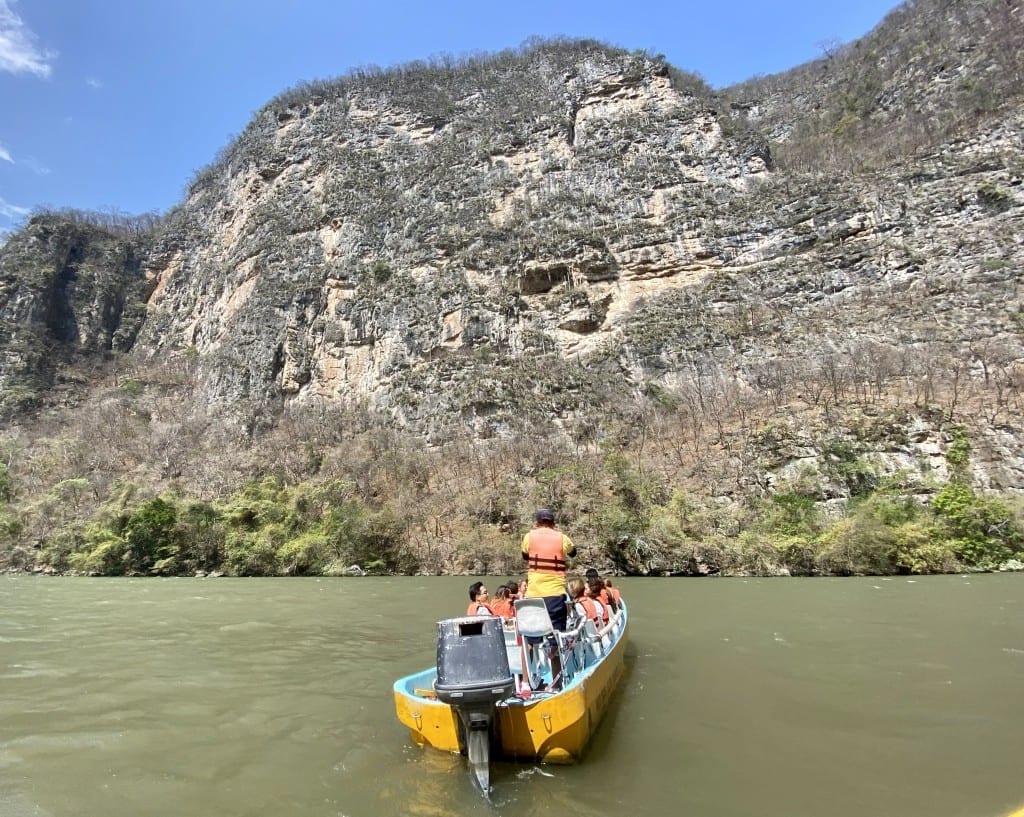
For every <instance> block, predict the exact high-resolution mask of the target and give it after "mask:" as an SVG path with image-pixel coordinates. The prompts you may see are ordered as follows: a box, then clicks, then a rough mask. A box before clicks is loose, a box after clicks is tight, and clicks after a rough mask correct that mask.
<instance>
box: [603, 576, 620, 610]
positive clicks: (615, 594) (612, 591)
mask: <svg viewBox="0 0 1024 817" xmlns="http://www.w3.org/2000/svg"><path fill="white" fill-rule="evenodd" d="M604 589H605V590H607V591H608V595H609V596H610V597H611V600H612V601H613V602H614V603H615V609H616V610H618V608H619V607H620V605H621V604H622V594H621V593H620V592H619V589H618V588H617V587H612V580H611V579H605V580H604Z"/></svg>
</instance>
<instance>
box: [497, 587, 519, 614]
mask: <svg viewBox="0 0 1024 817" xmlns="http://www.w3.org/2000/svg"><path fill="white" fill-rule="evenodd" d="M491 610H492V612H493V613H494V615H496V616H501V617H502V618H503V619H504V620H505V621H508V620H509V619H511V618H513V617H514V616H515V614H516V611H515V607H513V605H512V594H511V593H509V589H508V585H507V584H499V585H498V589H497V590H495V591H494V601H492V602H491Z"/></svg>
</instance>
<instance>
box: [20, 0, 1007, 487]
mask: <svg viewBox="0 0 1024 817" xmlns="http://www.w3.org/2000/svg"><path fill="white" fill-rule="evenodd" d="M1021 17H1022V12H1021V4H1020V2H1014V0H975V1H974V2H954V3H950V2H943V0H928V1H927V2H925V0H919V1H918V2H914V3H905V4H904V5H903V6H901V7H900V8H899V9H897V11H896V12H894V13H893V14H891V15H890V16H889V17H888V18H887V19H886V20H885V21H884V22H883V23H882V24H881V25H880V26H879V28H878V29H876V30H875V31H874V32H872V33H871V34H870V35H869V36H868V37H867V38H865V39H864V40H863V41H861V42H858V43H854V44H851V45H849V46H846V47H844V48H843V49H840V50H838V51H837V52H836V53H832V54H829V55H827V56H826V57H824V58H823V59H822V60H819V61H817V62H815V63H812V64H809V65H807V66H801V67H799V68H796V69H794V70H793V71H791V72H789V73H787V74H783V75H779V76H776V77H771V78H760V79H757V80H752V81H751V82H749V83H745V84H743V85H741V86H737V87H736V88H730V89H725V90H723V91H719V92H713V91H712V90H711V89H709V88H707V87H706V86H705V85H704V84H703V83H702V82H701V81H700V80H699V78H696V77H692V76H688V75H685V74H682V73H680V72H679V71H676V70H675V69H674V68H672V67H671V66H669V65H668V64H666V63H665V61H664V60H663V59H661V58H659V57H656V56H652V55H648V54H642V53H628V52H624V51H621V50H618V49H612V48H608V47H605V46H603V45H601V44H598V43H593V42H585V41H583V42H581V41H554V42H544V43H536V44H532V45H530V46H528V47H524V48H521V49H518V50H515V51H510V52H505V53H501V54H496V55H490V56H487V57H479V58H471V59H468V60H462V61H452V62H445V61H438V62H434V63H430V64H416V65H409V66H404V67H401V68H396V69H390V70H387V71H380V72H361V73H356V74H352V75H350V76H347V77H345V78H343V79H339V80H337V81H333V82H323V83H317V84H311V85H305V86H301V87H298V88H296V89H293V90H291V91H288V92H286V93H284V94H282V95H281V96H280V97H278V98H277V99H274V100H272V101H271V102H270V103H268V105H267V106H266V107H265V108H264V109H263V110H261V111H260V112H259V113H258V114H257V115H256V116H255V117H254V118H253V120H252V121H251V122H250V123H249V125H248V126H247V128H246V129H245V131H244V132H243V133H242V134H241V136H240V137H238V139H237V140H235V141H234V142H233V143H232V144H231V145H229V146H228V147H227V148H226V149H225V150H224V151H223V153H222V155H220V156H218V157H217V158H216V160H215V161H214V162H213V163H212V164H211V165H210V166H209V167H207V168H205V169H204V170H203V171H201V172H200V173H199V174H197V176H196V178H195V179H194V180H193V182H192V184H191V185H190V188H189V191H188V194H187V197H186V199H185V200H184V201H183V202H182V203H181V204H180V205H179V206H178V207H176V208H175V209H174V210H173V211H172V212H171V213H169V214H167V216H166V218H165V219H164V220H163V222H162V224H161V225H160V226H159V227H158V228H156V229H153V230H149V231H146V232H143V233H139V234H134V233H133V234H132V235H131V236H126V235H124V234H118V233H117V232H116V231H111V230H110V229H106V230H104V229H102V228H101V227H99V226H96V225H84V226H83V225H82V224H81V223H78V222H75V221H74V220H70V221H69V220H65V223H61V221H60V219H59V218H56V217H54V216H47V217H40V218H37V219H34V220H33V221H32V222H30V223H29V224H28V225H27V226H26V227H25V229H24V230H22V231H21V232H20V233H19V234H17V235H15V236H14V237H13V238H12V239H11V240H10V241H9V242H8V244H7V246H6V247H4V248H2V249H0V282H2V286H3V289H2V290H0V320H2V321H3V327H4V330H5V331H4V339H3V341H2V354H3V357H2V361H3V363H2V366H0V383H2V385H3V403H4V407H5V408H6V409H7V411H8V412H9V413H10V411H11V410H13V409H23V408H24V407H26V406H38V405H39V404H41V403H45V402H46V400H47V395H48V394H49V392H48V389H50V388H51V386H52V384H53V383H54V378H57V377H59V376H60V374H61V373H62V372H67V371H69V370H68V369H67V368H66V366H67V365H68V362H69V361H70V362H72V363H73V362H75V361H78V362H79V363H80V362H81V361H82V360H83V355H84V356H85V357H84V359H85V360H87V361H88V360H90V359H93V358H92V357H90V356H96V355H100V356H102V355H107V356H109V355H110V353H113V352H117V353H120V356H119V357H118V359H119V360H120V361H121V365H124V361H128V362H129V363H130V365H133V366H137V367H139V370H140V371H144V370H145V368H146V367H150V368H151V367H154V366H156V365H158V364H160V365H166V364H168V363H170V362H173V361H181V362H183V366H185V368H187V375H185V377H186V379H187V380H188V381H189V388H188V391H187V398H183V399H184V400H185V402H186V408H187V409H188V411H190V412H191V414H192V416H193V417H195V416H198V415H199V414H203V413H206V414H208V413H209V412H211V410H212V411H214V412H215V413H217V412H219V413H221V414H223V415H225V416H232V417H234V418H236V419H238V420H239V421H240V422H241V423H242V424H243V425H245V426H246V427H248V428H252V427H254V424H256V425H259V424H262V425H263V426H264V427H265V426H266V425H268V424H269V425H273V424H274V422H275V419H274V418H275V417H278V416H279V415H280V412H281V411H282V410H284V409H293V408H295V407H301V406H322V405H324V404H334V405H340V404H346V405H359V406H363V407H366V408H368V409H369V410H371V411H373V412H376V413H378V414H379V415H380V416H383V417H386V418H389V420H388V421H389V422H391V423H393V424H394V425H395V426H396V427H399V428H404V429H407V430H411V431H413V432H414V433H416V434H418V435H422V436H423V437H424V438H426V439H427V440H429V441H431V442H434V443H438V444H440V443H443V442H444V441H445V440H446V439H451V438H452V435H455V434H461V433H465V432H466V431H467V430H468V431H469V432H471V434H472V435H473V436H475V437H476V438H478V439H479V438H488V437H497V438H509V437H514V436H516V435H517V434H522V433H523V432H524V430H525V429H529V430H530V432H531V433H534V434H558V435H562V436H563V437H565V438H568V439H574V440H577V441H579V442H587V441H589V442H594V441H597V440H600V439H602V438H604V437H606V436H607V433H608V432H607V428H606V426H607V422H608V420H609V418H618V419H620V420H621V421H622V422H624V423H626V425H627V426H628V425H630V424H636V423H639V426H637V427H640V426H642V427H643V428H645V429H647V428H649V427H650V426H649V423H648V420H647V419H642V420H637V418H638V417H641V416H642V417H643V418H648V417H649V412H648V409H649V408H651V407H652V406H653V407H654V409H657V407H659V406H662V407H664V406H670V407H672V408H673V410H674V411H676V412H677V413H680V416H682V415H684V414H685V416H686V417H688V418H690V419H689V420H687V422H688V423H697V424H698V425H700V426H701V428H702V429H703V428H704V426H706V425H714V424H715V423H717V424H718V436H717V439H718V443H717V445H719V446H720V448H721V450H722V451H725V452H726V453H725V454H723V455H722V459H721V463H720V465H719V467H718V468H717V470H716V472H715V475H714V478H713V479H712V478H711V476H709V475H708V474H707V473H706V472H702V473H703V474H704V477H706V478H707V479H708V483H707V484H708V485H713V488H712V489H711V493H713V494H714V493H722V492H728V490H731V489H727V488H726V487H724V486H725V485H726V484H728V483H729V482H730V481H732V482H733V483H735V482H736V477H735V474H733V475H732V476H728V474H729V473H730V472H731V471H735V470H736V469H735V468H732V466H730V465H729V464H728V463H729V462H730V461H733V460H735V459H736V458H740V459H742V458H743V457H747V458H748V463H747V464H745V465H744V466H743V469H746V468H747V465H748V464H749V462H750V461H754V460H757V458H758V457H759V456H761V454H763V453H764V451H763V450H762V451H761V452H760V453H759V452H758V451H755V450H753V449H750V448H749V441H750V440H751V439H752V436H751V432H750V427H749V423H748V422H747V419H744V418H745V417H746V415H745V414H744V412H750V411H752V409H751V406H755V405H756V406H759V407H764V406H769V407H771V409H772V411H773V412H775V416H776V417H784V418H788V419H789V420H790V421H793V420H794V419H795V418H798V417H805V418H806V422H807V423H810V425H808V426H806V427H804V428H802V429H801V427H800V423H801V422H803V421H798V422H797V423H796V426H795V427H791V428H790V430H789V431H788V432H786V433H787V434H788V435H791V436H792V438H793V440H798V439H799V438H800V437H801V435H804V436H806V437H807V439H806V440H804V442H805V443H806V445H802V444H799V443H794V444H793V445H792V446H791V448H792V449H793V450H792V451H790V453H789V454H781V453H780V452H781V451H783V450H784V449H786V447H787V445H788V444H781V443H778V441H776V443H778V444H773V445H771V446H768V448H772V449H773V453H772V454H771V455H770V456H769V460H772V462H768V461H766V462H764V463H762V465H764V468H763V469H760V470H758V469H754V470H755V471H756V473H751V474H750V475H748V476H747V477H743V478H742V479H740V483H741V484H744V485H747V486H748V487H749V486H750V484H751V481H752V482H753V483H758V484H760V485H761V487H762V488H763V487H764V484H765V483H764V480H765V479H768V481H769V482H770V481H771V480H773V479H777V478H779V474H780V473H783V472H784V469H785V468H786V467H792V466H793V464H794V463H799V462H800V461H801V460H802V459H814V458H815V457H817V456H819V455H820V450H818V449H816V447H815V446H816V444H815V443H814V441H813V439H811V438H813V437H814V436H815V434H817V433H818V432H820V431H821V429H827V428H828V427H829V426H830V425H833V426H834V427H835V428H836V429H837V433H838V432H842V433H844V434H852V433H854V432H853V431H851V429H857V428H862V427H863V426H864V424H865V423H868V424H870V422H869V421H868V420H865V418H870V417H871V416H873V415H876V414H877V413H878V412H880V411H883V410H884V411H885V412H889V411H905V410H906V411H910V412H911V414H913V415H914V416H909V415H907V416H904V417H903V419H902V420H900V421H898V422H897V421H893V425H892V427H891V429H890V432H891V433H890V435H889V439H888V440H882V441H876V442H877V444H875V446H874V447H875V448H876V449H877V450H878V452H880V453H881V454H883V455H884V457H887V458H888V459H887V464H886V468H887V469H888V470H890V471H894V470H898V469H899V468H901V467H904V466H906V465H907V463H908V462H910V461H913V462H914V463H915V465H914V467H915V468H919V467H920V463H921V462H922V461H926V460H928V458H929V456H930V454H929V447H930V446H931V447H933V448H934V447H935V446H938V448H935V450H933V451H931V454H940V453H941V451H942V450H944V446H943V445H939V442H940V441H941V440H942V439H943V437H942V431H941V428H942V427H943V425H944V424H948V423H949V422H952V421H956V422H971V423H975V424H976V425H977V439H978V441H979V444H978V449H979V451H982V452H985V453H984V454H983V455H982V461H983V462H984V467H982V468H980V469H979V471H978V474H977V475H976V476H977V479H978V481H979V482H980V483H982V484H984V485H987V486H990V487H998V488H1003V489H1009V490H1014V489H1016V490H1019V489H1021V488H1022V486H1024V451H1022V444H1024V435H1022V433H1021V429H1020V428H1019V416H1020V415H1019V410H1020V408H1021V403H1020V387H1021V385H1022V378H1024V335H1022V328H1024V311H1022V302H1021V291H1020V286H1019V282H1020V280H1021V272H1022V264H1024V241H1022V238H1021V236H1022V235H1024V184H1022V180H1024V144H1022V132H1024V96H1022V94H1021V90H1020V89H1021V87H1022V83H1021V82H1020V79H1021V70H1022V69H1021V66H1022V57H1021V54H1022V53H1024V35H1022V34H1021V32H1022V31H1024V20H1022V19H1021ZM186 364H187V365H186ZM85 393H86V392H85V391H84V390H83V391H81V393H80V394H79V399H86V398H85V397H84V395H85ZM688 406H689V407H690V408H687V407H688ZM714 406H718V407H719V408H714ZM211 407H212V408H211ZM723 407H724V408H723ZM840 407H843V411H842V412H839V408H840ZM652 410H653V409H652ZM759 410H760V409H759ZM645 412H647V414H645ZM726 415H727V416H726ZM716 416H717V419H715V418H716ZM812 417H813V419H811V418H812ZM928 417H931V418H932V419H931V420H929V419H927V418H928ZM694 418H699V422H698V420H695V419H694ZM748 419H749V418H748ZM740 427H743V428H744V429H745V434H744V439H745V440H746V441H747V442H746V443H745V444H744V445H745V446H747V447H746V448H744V447H743V446H740V447H739V448H737V447H735V445H733V446H730V444H729V443H728V439H729V435H730V434H732V433H734V432H735V431H736V429H737V428H740ZM602 428H604V431H602ZM687 433H689V432H687ZM702 433H703V432H702ZM772 433H773V434H774V433H776V432H772ZM694 434H696V432H694ZM908 434H909V435H910V436H911V437H915V435H916V440H917V442H916V443H915V445H917V447H916V448H914V447H911V448H909V449H908V448H906V447H904V442H905V441H904V442H899V441H895V442H894V438H895V437H901V436H902V435H908ZM684 436H685V435H684ZM769 436H770V435H769ZM694 439H696V437H695V438H694ZM702 439H703V438H702ZM945 439H946V441H947V442H948V437H947V438H945ZM793 440H790V442H791V443H792V442H793ZM744 450H745V451H746V454H744V453H743V452H744ZM801 452H802V453H801ZM743 469H741V470H743ZM780 469H783V470H780ZM689 473H690V474H691V475H692V474H693V473H695V472H694V471H693V470H692V469H691V470H690V472H689ZM773 474H774V476H773ZM766 475H767V476H766Z"/></svg>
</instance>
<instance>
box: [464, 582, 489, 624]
mask: <svg viewBox="0 0 1024 817" xmlns="http://www.w3.org/2000/svg"><path fill="white" fill-rule="evenodd" d="M466 615H467V616H493V615H494V611H493V610H492V609H491V605H489V604H488V603H487V588H486V587H484V583H483V582H473V583H472V584H471V585H470V586H469V607H467V608H466Z"/></svg>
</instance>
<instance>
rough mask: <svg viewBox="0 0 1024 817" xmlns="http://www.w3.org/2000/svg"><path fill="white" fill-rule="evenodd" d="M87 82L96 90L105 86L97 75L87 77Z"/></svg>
mask: <svg viewBox="0 0 1024 817" xmlns="http://www.w3.org/2000/svg"><path fill="white" fill-rule="evenodd" d="M85 84H86V85H88V86H89V87H90V88H92V89H93V90H94V91H98V90H99V89H100V88H102V87H103V83H102V82H100V81H99V80H98V79H96V77H86V79H85Z"/></svg>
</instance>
